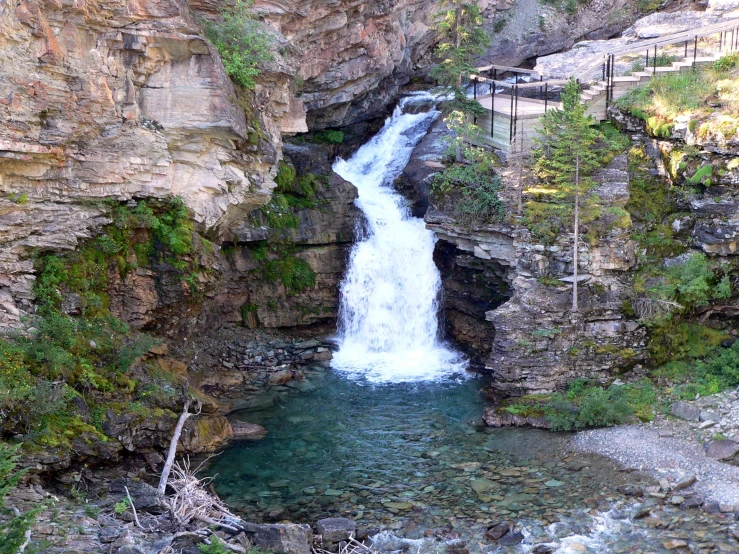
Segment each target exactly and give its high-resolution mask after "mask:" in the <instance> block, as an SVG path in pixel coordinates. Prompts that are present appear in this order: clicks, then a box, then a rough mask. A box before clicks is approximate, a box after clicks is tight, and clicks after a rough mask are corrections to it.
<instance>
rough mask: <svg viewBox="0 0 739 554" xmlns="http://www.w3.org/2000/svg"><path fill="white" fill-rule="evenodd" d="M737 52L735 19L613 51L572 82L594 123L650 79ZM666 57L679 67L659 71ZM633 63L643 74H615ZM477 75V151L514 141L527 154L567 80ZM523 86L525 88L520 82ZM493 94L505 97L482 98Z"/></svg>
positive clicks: (527, 73)
mask: <svg viewBox="0 0 739 554" xmlns="http://www.w3.org/2000/svg"><path fill="white" fill-rule="evenodd" d="M737 51H739V19H733V20H728V21H724V22H720V23H716V24H714V25H710V26H706V27H703V28H701V29H700V30H699V31H687V32H682V33H675V34H673V35H669V36H665V37H660V38H658V39H654V40H645V41H640V42H638V43H635V44H629V45H625V46H621V47H618V48H614V49H613V50H611V51H608V52H606V53H603V54H598V55H596V56H593V57H591V58H588V59H587V60H585V61H584V62H583V63H582V64H580V65H579V66H578V67H577V68H576V69H575V70H573V72H572V75H571V77H572V78H575V79H576V80H577V81H578V82H579V83H581V87H582V96H581V101H582V103H583V104H585V105H586V106H587V113H588V114H589V115H591V116H593V118H594V119H595V120H596V121H604V120H605V119H606V118H607V110H608V106H609V105H610V104H611V103H612V102H613V101H615V100H617V99H618V98H620V97H621V96H623V95H625V94H626V93H628V92H629V91H630V90H631V89H633V88H636V87H639V86H641V85H643V84H645V83H646V82H648V81H649V80H650V79H651V78H652V77H653V76H655V75H662V74H666V73H672V72H678V71H684V70H687V69H691V68H693V67H695V66H697V65H699V64H705V63H713V62H715V61H716V60H717V59H719V58H720V57H722V56H724V55H726V54H728V53H730V52H737ZM668 52H669V54H668ZM666 54H668V55H670V56H671V57H672V58H673V59H677V61H674V62H672V63H671V64H670V65H668V66H659V65H657V63H658V60H660V56H662V57H664V56H665V55H666ZM676 54H677V55H676ZM634 63H637V65H638V64H641V66H642V67H643V69H641V68H639V69H640V70H639V69H638V70H636V71H633V72H629V74H622V75H619V74H618V73H620V72H624V71H623V70H624V67H631V66H633V65H634ZM617 68H618V69H617ZM476 71H477V72H476V73H475V74H473V75H470V81H471V83H472V84H473V88H474V93H473V94H474V97H475V98H476V99H477V100H478V101H479V102H480V104H481V105H482V107H483V108H485V110H486V114H485V115H482V116H478V117H477V118H476V123H477V125H478V126H479V127H480V128H481V129H482V130H483V133H482V135H481V137H480V139H479V140H478V141H477V142H478V143H479V144H480V145H481V146H491V147H493V148H496V149H499V150H503V151H510V150H511V144H512V143H513V142H514V141H515V142H516V145H517V146H516V148H517V150H518V148H523V149H524V151H525V150H528V149H529V148H530V146H531V137H533V136H535V135H536V133H537V131H536V128H537V126H538V122H539V118H540V117H541V116H542V115H544V114H545V113H546V112H547V111H549V110H551V109H554V108H560V107H561V104H560V103H559V102H556V101H553V100H551V97H552V96H557V97H558V92H559V91H560V90H561V88H562V87H563V86H564V85H565V84H566V83H567V81H568V80H569V79H544V77H543V75H541V74H539V73H537V72H535V71H533V70H528V69H518V68H513V67H506V66H499V65H489V66H486V67H480V68H477V70H476ZM624 73H626V72H624ZM498 74H513V75H514V77H515V82H513V83H511V82H506V81H501V80H498V78H497V76H498ZM523 80H526V81H529V82H520V81H523ZM493 89H495V90H503V91H504V92H502V93H496V94H489V93H488V94H482V92H483V91H488V92H490V91H492V90H493ZM478 92H479V93H480V94H478ZM552 93H555V94H554V95H553V94H552ZM516 137H518V140H516Z"/></svg>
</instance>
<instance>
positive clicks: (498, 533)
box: [484, 521, 511, 541]
mask: <svg viewBox="0 0 739 554" xmlns="http://www.w3.org/2000/svg"><path fill="white" fill-rule="evenodd" d="M510 529H511V524H510V523H508V522H507V521H502V522H500V523H496V524H495V525H493V526H491V527H489V528H488V530H487V531H485V534H484V537H485V538H486V539H488V540H491V541H497V540H498V539H500V538H501V537H502V536H503V535H505V534H506V533H508V531H510Z"/></svg>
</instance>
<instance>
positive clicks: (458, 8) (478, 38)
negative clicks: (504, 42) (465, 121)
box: [431, 0, 490, 162]
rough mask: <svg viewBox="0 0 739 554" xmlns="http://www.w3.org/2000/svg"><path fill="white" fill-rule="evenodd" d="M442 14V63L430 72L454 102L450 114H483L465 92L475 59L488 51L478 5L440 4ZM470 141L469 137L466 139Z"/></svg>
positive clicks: (455, 0) (444, 1)
mask: <svg viewBox="0 0 739 554" xmlns="http://www.w3.org/2000/svg"><path fill="white" fill-rule="evenodd" d="M441 7H442V10H441V11H440V12H439V13H438V14H437V16H436V30H437V32H438V33H439V45H438V47H437V48H436V52H435V55H436V57H437V58H438V59H439V60H440V61H439V63H437V64H436V65H435V66H434V67H433V69H432V70H431V76H432V77H433V78H434V79H436V82H437V83H438V85H439V86H440V87H441V88H442V89H444V91H445V92H448V93H449V94H450V95H451V96H452V97H453V98H452V101H451V105H450V108H451V111H452V112H460V113H461V114H464V115H474V114H481V113H483V112H484V109H483V107H482V106H481V105H480V103H479V102H477V101H476V100H472V99H469V98H467V94H466V93H465V91H464V88H463V82H464V78H465V77H466V76H467V75H470V74H471V73H474V71H475V68H474V67H473V65H472V62H473V61H474V59H475V58H476V57H477V56H479V55H480V54H482V53H483V52H484V51H485V48H486V47H487V46H488V45H489V44H490V37H489V36H488V35H487V33H486V32H485V31H484V30H483V28H482V24H483V18H482V13H481V12H480V8H479V7H478V6H477V4H474V3H467V2H463V1H460V0H441ZM450 129H451V130H452V131H453V132H454V136H455V140H456V142H457V144H456V145H455V148H456V161H457V162H461V161H462V158H463V156H462V147H461V146H460V144H459V143H460V141H463V140H464V139H465V137H461V136H460V135H459V134H458V132H457V130H455V129H452V127H451V126H450ZM466 138H467V140H469V137H466Z"/></svg>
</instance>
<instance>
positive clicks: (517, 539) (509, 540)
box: [498, 531, 525, 545]
mask: <svg viewBox="0 0 739 554" xmlns="http://www.w3.org/2000/svg"><path fill="white" fill-rule="evenodd" d="M524 538H525V537H524V536H523V533H520V532H518V531H516V532H515V533H508V534H507V535H505V536H504V537H501V538H500V540H499V541H498V544H502V545H514V544H519V543H521V542H523V539H524Z"/></svg>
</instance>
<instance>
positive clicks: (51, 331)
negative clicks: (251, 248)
mask: <svg viewBox="0 0 739 554" xmlns="http://www.w3.org/2000/svg"><path fill="white" fill-rule="evenodd" d="M109 208H110V211H109V213H110V217H111V219H112V223H111V224H110V225H108V226H106V227H105V228H104V229H103V233H102V234H101V235H100V236H98V237H96V238H94V239H90V240H88V241H86V242H85V243H83V244H82V245H81V246H80V247H79V249H78V250H76V251H74V252H69V253H65V254H61V255H56V254H49V253H39V254H38V255H37V257H36V259H35V263H36V270H37V278H36V282H35V295H36V299H37V303H38V312H37V314H36V315H35V316H33V319H32V321H31V322H30V324H32V325H33V327H32V328H31V329H30V333H29V334H28V335H22V334H18V335H10V336H4V337H2V338H0V414H1V415H0V439H3V440H21V441H22V444H23V449H24V450H25V451H34V450H37V449H56V450H60V451H62V452H64V451H66V450H69V449H70V448H75V444H80V445H81V443H80V441H81V442H82V443H85V444H88V445H94V444H96V443H102V442H107V441H108V440H109V439H108V437H107V436H105V435H104V434H103V433H102V426H103V421H104V418H105V414H106V412H108V411H109V410H112V411H113V412H114V413H119V412H120V411H121V409H122V406H125V407H126V409H127V410H129V411H132V412H140V413H141V414H142V415H146V414H151V413H157V414H160V415H161V414H163V413H164V412H163V411H162V409H161V407H162V406H164V407H167V406H171V405H172V404H173V401H174V402H176V400H175V399H176V398H177V397H178V396H179V395H180V394H181V390H180V389H181V385H180V384H179V383H177V382H176V380H175V379H174V378H173V377H172V376H171V375H169V374H167V373H166V372H164V371H162V370H159V369H158V368H156V367H155V366H152V365H149V364H148V363H144V362H143V361H142V355H143V354H145V353H146V352H148V351H149V350H150V349H151V348H152V346H154V344H155V341H154V340H153V339H152V338H151V337H149V336H148V335H146V334H142V333H137V332H134V331H132V330H131V329H130V328H129V327H128V325H126V324H125V323H123V322H122V321H120V320H118V319H116V318H115V317H113V316H112V315H111V313H110V310H109V303H110V301H109V298H108V293H107V291H108V288H109V286H110V285H111V283H110V280H111V279H113V278H115V279H117V277H116V274H118V275H119V276H120V278H125V276H126V275H127V274H128V272H130V271H131V270H132V269H134V268H136V267H141V266H145V265H146V266H157V265H159V266H162V265H163V266H166V267H168V268H170V270H174V272H175V273H176V274H177V275H179V277H180V279H182V281H183V282H186V281H187V280H188V279H190V278H191V277H192V276H193V275H195V274H196V273H195V272H196V271H198V270H199V269H200V266H199V262H198V260H197V259H196V258H197V257H198V256H199V254H200V252H204V251H206V250H208V249H209V243H208V242H207V241H206V240H205V239H202V238H201V237H199V236H198V235H197V234H196V233H194V232H193V229H192V223H191V221H190V218H189V214H188V212H187V209H186V208H185V207H184V205H183V204H182V201H181V200H179V199H169V200H163V201H149V202H139V203H138V204H137V205H136V206H135V207H131V206H127V205H119V204H117V203H116V204H113V203H111V204H110V205H109ZM186 287H187V288H189V290H190V293H191V294H193V293H194V292H193V291H194V288H193V284H186ZM72 314H73V315H72ZM0 444H1V443H0ZM93 448H94V447H93Z"/></svg>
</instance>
